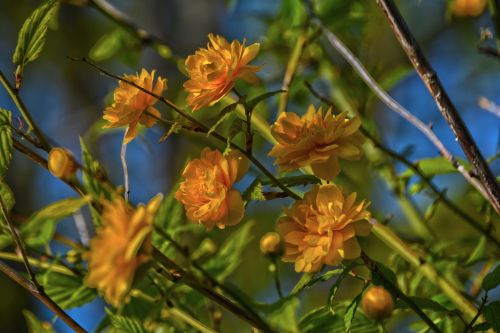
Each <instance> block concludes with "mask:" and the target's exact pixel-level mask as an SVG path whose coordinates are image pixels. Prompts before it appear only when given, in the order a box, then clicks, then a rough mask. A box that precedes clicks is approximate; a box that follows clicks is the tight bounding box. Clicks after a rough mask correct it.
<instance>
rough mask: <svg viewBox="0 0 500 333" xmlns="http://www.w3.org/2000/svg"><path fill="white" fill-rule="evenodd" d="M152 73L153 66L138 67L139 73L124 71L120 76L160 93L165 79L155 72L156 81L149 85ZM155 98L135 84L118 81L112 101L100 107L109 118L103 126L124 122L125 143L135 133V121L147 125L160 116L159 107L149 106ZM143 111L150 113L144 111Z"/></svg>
mask: <svg viewBox="0 0 500 333" xmlns="http://www.w3.org/2000/svg"><path fill="white" fill-rule="evenodd" d="M154 76H155V71H154V70H153V71H152V72H151V74H150V73H148V72H147V71H146V70H145V69H142V71H141V75H139V74H135V75H125V76H124V79H126V80H127V81H130V82H133V83H135V84H137V85H138V86H140V87H142V88H144V89H146V90H148V91H151V92H153V93H155V94H156V95H158V96H160V95H162V94H163V92H164V91H165V89H167V79H163V78H162V77H161V76H158V79H157V81H156V85H153V82H154ZM157 101H158V99H156V98H154V97H153V96H151V95H149V94H147V93H145V92H143V91H141V90H139V89H137V88H136V87H134V86H132V85H130V84H128V83H126V82H123V81H119V83H118V87H117V88H116V89H115V92H114V102H113V104H112V105H111V106H109V107H107V108H106V110H104V116H103V118H104V119H105V120H107V121H108V122H109V124H107V125H105V126H104V128H114V127H121V126H128V128H127V132H126V134H125V138H124V139H123V143H129V142H130V141H132V140H133V139H134V138H135V137H136V136H137V125H138V124H139V123H140V124H142V125H144V126H146V127H151V126H153V125H154V124H155V123H156V122H157V119H156V118H160V117H161V114H160V111H158V110H157V109H156V108H154V107H153V105H154V104H156V102H157ZM146 111H147V112H148V113H150V114H152V115H153V116H150V115H148V114H146V113H145V112H146Z"/></svg>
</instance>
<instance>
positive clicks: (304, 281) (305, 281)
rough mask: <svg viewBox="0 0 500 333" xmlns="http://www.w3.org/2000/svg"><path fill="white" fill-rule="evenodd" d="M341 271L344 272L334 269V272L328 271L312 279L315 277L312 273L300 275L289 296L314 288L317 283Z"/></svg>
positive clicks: (341, 270)
mask: <svg viewBox="0 0 500 333" xmlns="http://www.w3.org/2000/svg"><path fill="white" fill-rule="evenodd" d="M343 271H344V270H343V269H341V268H339V269H334V270H331V271H328V272H326V273H324V274H321V275H320V276H318V277H314V276H315V275H314V274H313V273H304V274H303V275H302V277H301V279H300V280H299V282H298V283H297V284H296V285H295V287H294V288H293V290H292V291H291V293H290V294H291V295H295V294H297V293H299V292H301V291H302V290H304V289H306V288H310V287H312V286H314V285H315V284H316V283H318V282H325V281H328V280H330V279H331V278H332V277H334V276H337V275H339V274H341V273H342V272H343Z"/></svg>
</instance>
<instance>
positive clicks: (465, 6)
mask: <svg viewBox="0 0 500 333" xmlns="http://www.w3.org/2000/svg"><path fill="white" fill-rule="evenodd" d="M487 5H488V1H487V0H454V1H453V3H452V5H451V10H452V11H453V14H454V15H455V16H478V15H480V14H481V13H482V12H483V11H484V9H485V8H486V6H487Z"/></svg>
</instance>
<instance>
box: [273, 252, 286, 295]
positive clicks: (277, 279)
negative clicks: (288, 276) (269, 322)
mask: <svg viewBox="0 0 500 333" xmlns="http://www.w3.org/2000/svg"><path fill="white" fill-rule="evenodd" d="M271 262H272V264H273V267H274V269H273V271H272V273H273V279H274V285H275V286H276V291H277V292H278V296H279V298H280V299H282V298H283V291H282V290H281V280H280V275H279V271H278V260H277V257H276V256H274V255H273V256H272V257H271Z"/></svg>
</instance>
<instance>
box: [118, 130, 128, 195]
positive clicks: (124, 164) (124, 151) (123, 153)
mask: <svg viewBox="0 0 500 333" xmlns="http://www.w3.org/2000/svg"><path fill="white" fill-rule="evenodd" d="M126 135H127V132H125V135H124V138H123V140H125V136H126ZM126 155H127V144H126V143H125V141H124V142H122V149H121V151H120V160H121V161H122V168H123V183H124V184H123V185H124V187H125V193H123V196H124V197H125V201H128V197H129V194H130V189H129V183H128V166H127V156H126Z"/></svg>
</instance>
